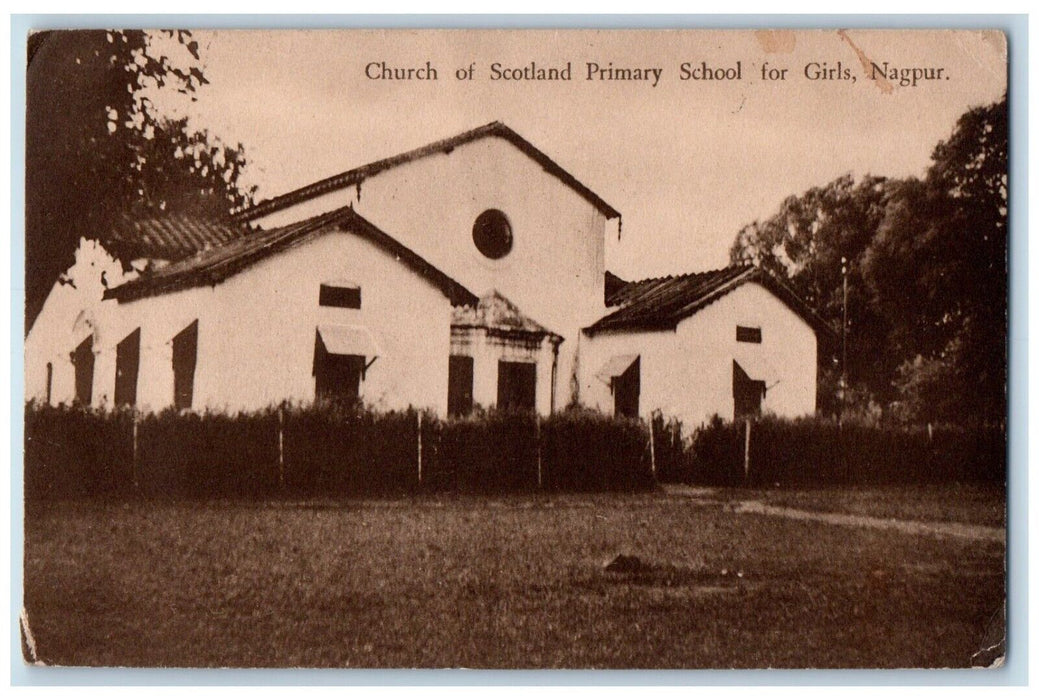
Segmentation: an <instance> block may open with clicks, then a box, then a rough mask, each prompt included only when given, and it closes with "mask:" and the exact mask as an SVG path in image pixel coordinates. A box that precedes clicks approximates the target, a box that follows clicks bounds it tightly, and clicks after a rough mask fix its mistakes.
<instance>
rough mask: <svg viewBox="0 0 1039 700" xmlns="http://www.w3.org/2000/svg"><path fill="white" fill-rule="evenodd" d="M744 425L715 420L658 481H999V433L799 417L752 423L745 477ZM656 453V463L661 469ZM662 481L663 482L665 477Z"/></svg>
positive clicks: (1002, 469) (1002, 451)
mask: <svg viewBox="0 0 1039 700" xmlns="http://www.w3.org/2000/svg"><path fill="white" fill-rule="evenodd" d="M745 439H746V424H745V423H744V422H742V421H740V422H736V423H728V422H723V421H721V420H719V419H715V420H713V421H712V422H710V423H709V424H707V425H705V426H703V427H701V428H700V429H699V430H697V431H696V432H695V433H693V435H692V436H691V439H690V440H689V441H688V444H687V446H686V449H685V450H684V452H683V454H682V455H681V456H679V457H677V458H676V457H674V456H672V460H671V462H670V463H669V464H667V465H666V466H665V467H663V468H662V469H661V470H660V473H661V478H662V480H671V481H685V482H689V483H697V484H704V485H726V486H730V485H742V484H749V485H752V486H771V485H774V484H782V485H788V484H793V485H812V486H824V485H830V484H863V485H866V484H898V483H942V482H986V483H1005V481H1006V447H1007V440H1006V433H1005V431H1004V430H1002V429H1000V428H959V427H953V426H941V427H935V428H934V429H933V431H932V432H931V433H929V432H928V430H927V429H926V428H923V427H919V428H899V427H884V426H876V425H867V424H862V423H856V422H845V423H844V425H843V426H841V425H838V423H837V422H836V421H832V420H825V419H818V418H803V419H798V420H783V419H778V418H773V417H766V418H762V419H758V420H755V421H754V422H753V425H752V427H751V437H750V473H749V478H748V477H747V476H745V475H744V450H745V449H746V445H745ZM659 460H660V455H659V453H658V464H660V461H659ZM665 475H666V477H665Z"/></svg>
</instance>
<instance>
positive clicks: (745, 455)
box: [743, 418, 750, 483]
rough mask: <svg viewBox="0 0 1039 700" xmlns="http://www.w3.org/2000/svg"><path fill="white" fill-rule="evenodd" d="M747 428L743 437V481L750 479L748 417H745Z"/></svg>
mask: <svg viewBox="0 0 1039 700" xmlns="http://www.w3.org/2000/svg"><path fill="white" fill-rule="evenodd" d="M746 423H747V430H746V432H745V433H744V439H743V482H744V483H748V482H749V481H750V418H748V419H747V421H746Z"/></svg>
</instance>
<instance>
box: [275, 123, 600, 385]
mask: <svg viewBox="0 0 1039 700" xmlns="http://www.w3.org/2000/svg"><path fill="white" fill-rule="evenodd" d="M347 204H353V206H354V208H355V209H356V210H357V211H358V212H359V213H360V214H361V215H362V216H364V217H365V218H367V219H369V220H370V221H372V222H373V223H374V224H376V225H377V226H379V227H380V228H382V229H383V230H384V231H386V232H387V233H388V234H390V235H391V236H393V237H394V238H397V239H398V240H399V241H401V242H402V243H404V244H405V245H407V246H409V247H410V248H412V249H413V250H415V251H416V252H417V253H419V254H420V255H422V256H423V257H425V258H426V259H427V260H429V261H430V262H431V263H433V264H434V265H435V266H437V267H438V268H440V269H441V270H443V271H444V272H446V273H447V274H448V275H450V276H452V277H453V278H454V279H456V280H458V281H459V282H461V283H462V284H463V285H465V286H466V287H467V288H468V289H470V290H471V291H472V292H474V293H475V294H476V295H477V296H482V295H483V294H485V293H486V292H488V291H490V290H491V289H497V290H498V291H499V292H501V293H502V294H504V295H505V296H506V297H508V298H509V299H510V300H511V301H513V302H514V303H515V304H516V305H517V306H518V307H519V308H520V310H521V311H522V312H523V313H524V314H525V315H527V316H529V317H530V318H532V319H534V320H535V321H537V322H538V323H540V324H541V325H543V326H545V327H546V328H548V329H550V330H552V331H554V332H555V333H558V334H560V335H562V336H563V337H564V339H565V340H564V342H563V343H562V345H561V346H560V349H559V367H558V381H557V391H558V392H559V395H558V397H557V399H558V401H557V403H558V405H560V406H562V405H565V404H566V403H567V402H568V400H569V397H570V386H571V382H570V378H571V376H572V372H573V367H574V360H575V356H576V352H577V337H578V335H579V332H580V329H581V328H583V327H586V326H588V325H591V323H593V322H594V321H596V320H597V319H599V318H600V317H602V316H603V314H604V313H605V311H606V309H605V307H604V304H603V276H604V272H605V269H604V260H603V256H604V236H605V234H606V229H607V222H606V218H605V216H604V215H603V214H602V213H600V212H599V211H598V210H597V209H596V208H595V207H593V206H592V205H591V204H590V203H589V202H588V201H587V200H585V199H584V198H583V197H581V196H580V195H578V194H577V192H575V191H574V190H573V189H571V188H570V187H568V186H566V185H564V184H563V183H562V182H561V181H560V180H559V179H558V178H556V177H554V176H552V175H550V174H549V173H547V172H545V170H544V169H543V168H542V167H541V166H540V165H539V164H538V163H536V162H535V161H534V160H532V159H531V158H530V157H528V156H527V155H526V154H524V153H523V152H522V151H520V150H519V149H518V148H516V147H515V146H514V145H513V144H512V143H510V142H509V141H506V140H505V139H502V138H498V137H489V138H484V139H480V140H477V141H474V142H471V143H468V144H463V145H461V146H458V147H457V148H455V149H454V150H453V151H451V153H449V154H436V155H432V156H429V157H426V158H422V159H419V160H416V161H413V162H411V163H407V164H404V165H401V166H398V167H396V168H393V169H390V170H388V171H385V172H383V173H380V174H378V175H376V176H374V177H372V178H370V179H368V180H366V181H364V182H363V183H362V184H361V185H360V188H355V187H350V188H347V189H345V190H340V191H338V192H333V193H330V194H327V195H324V196H322V197H319V198H316V199H313V200H309V201H307V202H302V203H300V204H298V205H296V206H293V207H291V208H288V209H285V210H283V211H280V212H276V213H274V214H271V215H269V216H267V217H264V218H262V219H259V220H258V222H257V223H259V224H261V225H262V226H264V227H266V228H270V227H273V226H280V225H284V224H288V223H292V222H294V221H299V220H301V219H304V218H307V217H310V216H314V215H316V214H319V213H322V212H326V211H331V210H333V209H335V208H337V207H342V206H346V205H347ZM487 209H500V210H501V211H503V212H504V213H505V215H506V216H507V217H508V218H509V221H510V223H511V225H512V231H513V237H514V243H513V248H512V251H511V252H510V253H509V254H508V255H507V256H505V257H504V258H503V259H501V260H489V259H488V258H486V257H484V256H483V255H482V254H481V253H480V252H479V251H478V250H477V249H476V246H475V245H474V244H473V240H472V226H473V222H474V221H475V220H476V217H477V216H479V214H480V213H482V212H483V211H485V210H487ZM613 225H614V226H615V225H616V222H614V223H613ZM539 391H540V388H539Z"/></svg>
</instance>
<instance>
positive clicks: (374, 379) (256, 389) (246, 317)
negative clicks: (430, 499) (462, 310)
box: [55, 232, 451, 412]
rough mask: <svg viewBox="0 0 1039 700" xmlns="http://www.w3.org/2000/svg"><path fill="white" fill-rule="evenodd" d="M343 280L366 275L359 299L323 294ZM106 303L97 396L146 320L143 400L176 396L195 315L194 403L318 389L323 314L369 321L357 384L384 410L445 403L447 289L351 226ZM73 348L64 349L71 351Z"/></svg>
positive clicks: (145, 403)
mask: <svg viewBox="0 0 1039 700" xmlns="http://www.w3.org/2000/svg"><path fill="white" fill-rule="evenodd" d="M340 279H347V280H350V281H353V282H355V283H357V284H359V285H360V287H361V308H360V309H340V308H330V307H321V306H319V305H318V292H319V286H320V284H321V282H323V281H332V280H340ZM102 307H103V308H102V309H101V311H100V313H99V314H98V321H97V326H98V330H97V335H96V338H97V341H96V345H95V353H96V355H97V360H96V364H95V378H94V395H95V401H94V403H95V404H98V403H99V402H100V401H102V400H103V399H102V398H101V397H102V396H107V397H108V401H109V402H110V401H111V396H112V393H113V391H114V386H115V346H116V345H117V344H118V342H119V341H120V340H122V339H123V338H124V337H125V336H126V335H127V334H128V333H130V332H132V331H133V330H134V329H135V328H137V327H138V326H140V328H141V364H140V372H139V379H138V393H137V396H138V405H140V406H141V407H142V408H146V409H153V410H158V409H162V408H164V407H166V406H169V405H171V404H172V402H173V368H172V352H173V347H172V340H173V336H175V335H176V334H177V333H178V332H180V331H181V330H182V329H183V328H184V327H186V326H187V325H188V324H189V323H191V322H192V321H193V320H195V319H198V322H199V329H198V357H197V366H196V370H195V388H194V401H193V405H192V407H193V408H197V409H203V408H209V409H214V410H229V411H235V410H247V409H259V408H263V407H266V406H268V405H272V404H275V403H278V402H280V401H281V400H283V399H289V400H295V401H311V400H313V398H314V377H313V374H312V370H313V357H314V340H315V331H316V328H317V326H318V325H319V324H325V323H334V324H342V325H355V326H363V327H366V328H369V329H370V330H371V332H372V335H373V336H374V338H375V340H376V343H377V344H378V346H379V348H380V350H381V356H380V357H379V358H378V359H377V360H376V361H375V362H374V364H372V366H371V367H370V368H369V369H368V372H367V375H366V377H365V380H364V381H363V382H362V385H361V393H362V398H363V399H364V400H365V401H366V402H368V403H371V404H373V405H375V406H377V407H380V408H384V409H389V408H405V407H407V406H409V405H413V406H416V407H427V408H432V409H434V410H437V411H440V412H444V411H446V408H447V367H448V353H449V350H450V323H451V307H450V303H449V301H448V299H447V298H446V297H445V296H444V295H443V293H442V292H440V290H438V289H437V288H436V287H434V286H433V285H432V284H430V283H429V282H427V281H426V280H425V279H423V278H421V277H419V276H418V275H416V274H415V273H414V272H413V271H411V270H410V269H409V268H407V267H405V266H404V265H403V264H401V263H400V262H398V261H397V260H396V259H395V258H394V257H393V256H391V255H389V254H388V253H386V252H384V251H382V250H381V249H379V248H377V247H376V246H374V245H372V244H371V243H368V242H367V241H364V240H363V239H360V238H358V237H357V236H354V235H353V234H348V233H343V232H333V233H328V234H325V235H322V236H320V237H318V238H316V239H314V240H311V241H310V242H308V243H305V244H303V245H299V246H297V247H294V248H292V249H290V250H288V251H285V252H283V253H281V254H278V255H275V256H273V257H271V258H268V259H266V260H264V261H262V262H260V263H258V264H257V265H254V266H253V267H250V268H248V269H247V270H245V271H243V272H241V273H239V274H237V275H235V276H233V277H231V278H230V279H228V280H226V281H225V282H223V283H221V284H218V285H217V286H216V287H200V288H193V289H188V290H184V291H180V292H175V293H172V294H165V295H161V296H157V297H148V298H145V299H140V300H136V301H132V302H127V303H123V304H118V303H117V302H114V301H111V300H110V301H106V302H104V304H103V305H102ZM74 347H75V346H74V345H73V346H71V347H68V348H67V349H66V350H64V354H65V357H66V358H67V356H68V352H69V351H71V350H72V349H73V348H74ZM70 366H71V365H70ZM70 372H71V369H70ZM71 376H74V375H71V374H70V377H71ZM71 381H72V380H71V379H70V380H69V382H70V383H71ZM73 393H74V392H72V391H70V392H68V396H67V398H65V397H64V395H62V396H58V395H55V396H56V400H55V403H56V402H58V401H60V400H63V398H65V400H71V396H72V395H73Z"/></svg>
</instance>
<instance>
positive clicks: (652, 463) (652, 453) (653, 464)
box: [649, 411, 657, 482]
mask: <svg viewBox="0 0 1039 700" xmlns="http://www.w3.org/2000/svg"><path fill="white" fill-rule="evenodd" d="M654 418H655V413H653V412H652V411H651V412H650V414H649V470H650V473H651V474H652V475H653V481H654V482H656V480H657V441H656V438H655V437H654V435H653V422H654Z"/></svg>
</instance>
